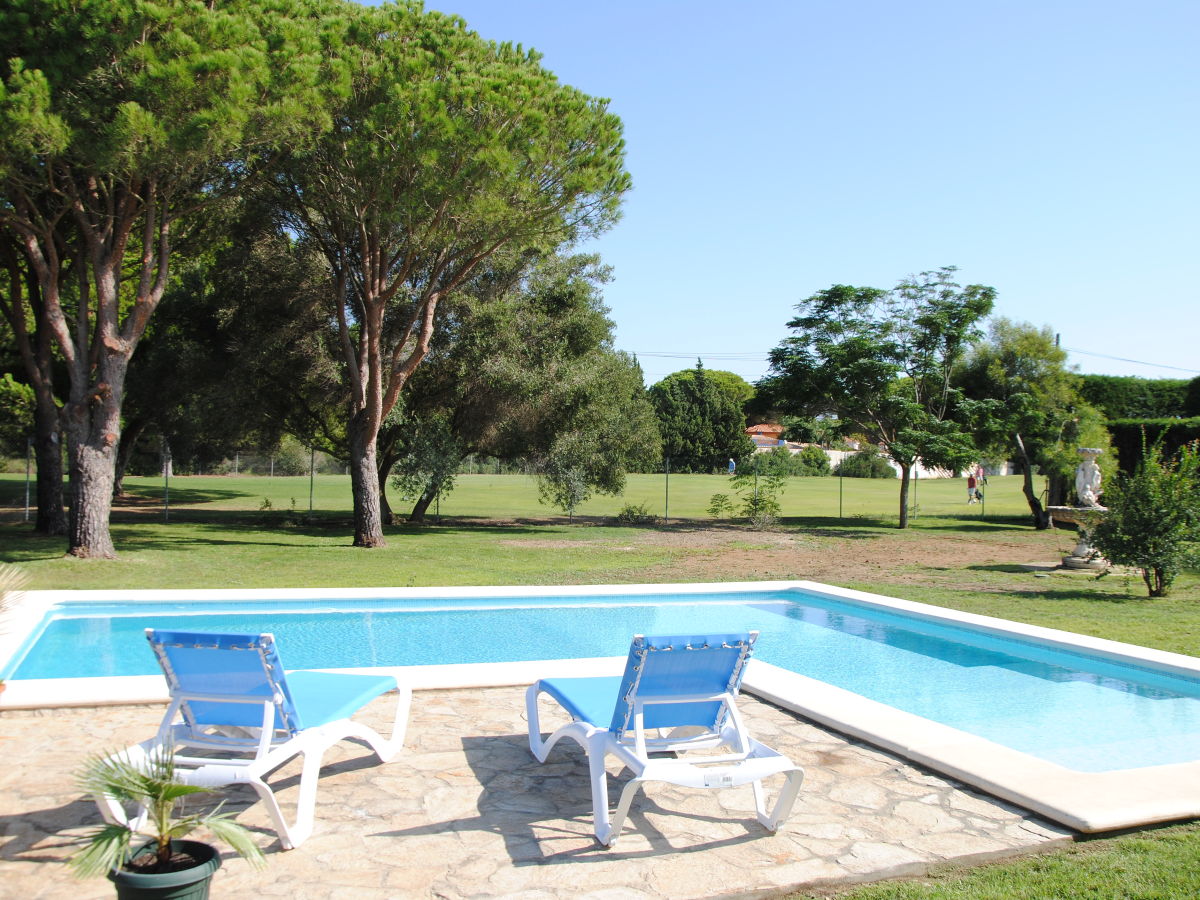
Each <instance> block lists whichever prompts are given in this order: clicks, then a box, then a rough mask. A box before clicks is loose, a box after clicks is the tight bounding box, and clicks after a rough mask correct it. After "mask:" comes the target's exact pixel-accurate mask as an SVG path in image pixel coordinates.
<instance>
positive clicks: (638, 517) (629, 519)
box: [616, 503, 658, 525]
mask: <svg viewBox="0 0 1200 900" xmlns="http://www.w3.org/2000/svg"><path fill="white" fill-rule="evenodd" d="M616 519H617V524H618V525H653V524H654V523H655V522H657V521H658V516H656V515H654V513H652V512H650V510H649V509H647V508H646V504H645V503H636V504H634V503H626V504H625V505H624V506H622V507H621V511H620V512H618V513H617V515H616Z"/></svg>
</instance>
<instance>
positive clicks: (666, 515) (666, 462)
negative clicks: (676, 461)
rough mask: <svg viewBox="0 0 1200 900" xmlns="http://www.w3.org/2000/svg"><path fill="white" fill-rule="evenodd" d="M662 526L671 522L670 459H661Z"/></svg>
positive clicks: (666, 457) (667, 457)
mask: <svg viewBox="0 0 1200 900" xmlns="http://www.w3.org/2000/svg"><path fill="white" fill-rule="evenodd" d="M663 485H664V487H663V491H664V499H663V524H664V525H665V524H666V523H667V522H669V521H671V457H669V456H664V457H663Z"/></svg>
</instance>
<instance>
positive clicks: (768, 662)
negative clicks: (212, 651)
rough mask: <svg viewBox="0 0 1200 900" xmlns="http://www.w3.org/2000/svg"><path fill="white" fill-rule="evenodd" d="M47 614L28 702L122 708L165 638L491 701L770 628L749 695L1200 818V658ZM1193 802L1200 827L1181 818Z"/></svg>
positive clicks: (367, 603) (878, 603)
mask: <svg viewBox="0 0 1200 900" xmlns="http://www.w3.org/2000/svg"><path fill="white" fill-rule="evenodd" d="M388 594H390V596H388ZM64 595H67V596H64ZM349 613H352V614H349ZM39 615H40V617H39V618H37V621H36V622H33V623H31V624H30V627H29V629H28V633H27V636H26V638H25V639H24V640H23V641H21V642H20V643H19V645H15V646H11V647H10V648H8V649H9V653H8V654H5V652H4V649H3V648H0V660H5V659H7V660H8V661H7V662H4V663H0V665H3V668H0V674H7V675H8V677H9V678H10V679H11V680H10V682H9V684H10V689H9V694H17V695H18V696H19V695H20V691H21V689H22V687H23V686H28V687H29V688H30V689H33V688H34V687H35V686H36V685H59V686H60V687H61V685H63V684H68V683H70V684H78V685H84V684H103V685H106V686H109V687H106V688H104V691H105V692H107V695H109V696H116V695H117V694H119V693H120V692H119V691H116V692H115V693H114V692H113V689H112V687H111V686H113V685H118V684H120V683H134V682H155V683H157V682H161V679H160V678H159V679H154V678H152V677H149V674H150V673H153V672H157V667H156V666H155V663H154V661H153V658H152V656H151V654H150V653H149V650H148V649H147V648H146V645H145V640H144V638H143V637H142V630H143V629H144V628H145V627H146V626H147V625H155V624H159V625H162V624H169V626H170V627H174V628H189V629H191V628H194V629H197V630H213V631H217V630H236V631H272V632H273V633H274V634H275V635H276V637H277V639H278V641H279V645H280V648H281V652H282V654H283V658H284V661H285V663H286V664H287V665H288V666H289V667H290V668H309V667H312V668H361V667H382V668H389V669H390V668H394V667H401V670H400V673H401V674H402V675H403V676H409V675H411V673H416V672H421V671H430V670H441V671H453V670H466V669H472V668H473V667H475V668H480V669H483V670H489V671H494V672H498V671H499V670H500V669H501V668H503V667H505V666H508V667H509V668H508V669H507V670H506V671H507V672H508V673H509V674H506V675H504V676H500V675H498V674H488V675H480V676H476V677H477V678H479V679H481V680H479V681H478V683H520V682H521V681H528V680H532V679H534V678H537V677H541V676H543V675H546V674H548V671H549V667H550V666H551V663H550V662H549V661H551V660H556V661H579V662H583V663H595V664H596V666H601V664H604V665H609V666H611V665H612V664H613V662H612V661H616V660H619V658H620V657H623V655H624V653H625V651H626V650H627V649H628V642H629V637H630V635H632V634H634V633H638V632H641V633H655V632H660V633H688V632H692V633H702V632H706V631H729V630H743V629H750V628H753V629H758V630H759V631H761V633H762V637H761V638H760V641H759V645H758V648H757V650H756V658H755V661H754V662H753V663H752V665H751V667H750V670H749V671H748V673H747V677H746V688H747V690H749V691H751V692H754V693H757V694H759V695H760V696H763V697H766V698H767V699H771V700H774V701H775V702H778V703H781V704H782V705H784V706H787V707H788V708H791V709H794V710H796V711H798V712H801V713H802V714H804V715H808V716H811V717H813V718H815V719H817V720H818V721H821V722H824V723H826V724H830V725H832V726H833V727H835V728H839V729H840V730H843V731H846V732H848V733H851V734H855V735H859V736H863V737H866V738H867V739H868V740H871V741H873V742H875V743H878V744H880V745H882V746H885V747H888V748H889V749H894V750H896V751H897V752H900V753H903V754H904V755H906V756H909V757H910V758H912V759H916V760H918V761H921V762H926V763H928V764H930V765H932V766H933V767H935V768H939V769H941V770H942V771H946V772H949V773H950V774H953V775H956V776H958V777H961V778H964V780H967V781H970V782H971V783H975V784H978V785H980V786H981V787H984V788H985V789H987V790H989V791H991V792H993V793H997V794H999V795H1000V796H1005V797H1009V798H1010V799H1014V800H1016V801H1017V802H1019V803H1022V805H1025V806H1029V807H1030V808H1033V809H1036V810H1038V811H1042V812H1046V813H1047V814H1048V815H1050V816H1051V817H1052V818H1058V820H1059V821H1064V822H1066V823H1067V824H1070V825H1072V826H1073V827H1076V828H1079V829H1080V830H1103V829H1104V828H1106V827H1120V826H1119V825H1117V824H1107V823H1110V822H1116V821H1118V820H1120V821H1124V820H1122V819H1121V815H1124V813H1121V815H1118V816H1116V818H1114V817H1113V816H1112V815H1109V814H1108V813H1104V814H1103V815H1098V814H1096V813H1095V812H1094V810H1093V811H1091V812H1088V811H1084V812H1080V811H1079V809H1078V808H1076V807H1078V806H1079V803H1081V802H1082V803H1084V804H1085V805H1087V804H1089V803H1093V801H1094V799H1095V797H1096V796H1097V795H1098V793H1100V792H1101V789H1100V787H1099V785H1100V784H1101V782H1104V783H1105V785H1107V782H1108V781H1113V780H1117V781H1120V783H1121V784H1122V785H1127V784H1134V785H1137V788H1136V790H1135V791H1134V792H1133V793H1134V794H1136V796H1137V798H1138V800H1137V802H1138V803H1141V804H1142V805H1143V806H1144V802H1143V801H1144V799H1145V797H1146V796H1149V795H1153V794H1154V792H1155V790H1156V789H1155V788H1153V785H1151V787H1150V788H1147V787H1146V785H1147V784H1149V783H1150V782H1154V783H1157V782H1156V781H1155V779H1158V778H1159V776H1162V777H1163V778H1166V779H1168V780H1167V781H1164V782H1163V783H1164V786H1165V787H1164V788H1163V791H1162V793H1164V794H1165V795H1169V798H1168V799H1169V800H1170V802H1165V805H1161V804H1160V805H1161V806H1162V809H1159V808H1158V807H1156V808H1155V809H1156V810H1157V811H1152V812H1147V811H1146V810H1145V809H1141V810H1139V811H1138V812H1137V813H1136V816H1137V817H1138V820H1139V821H1156V820H1162V819H1164V818H1175V817H1180V816H1181V815H1196V814H1198V813H1200V660H1194V659H1191V658H1189V657H1180V656H1175V655H1172V654H1164V653H1157V652H1155V651H1149V650H1145V649H1144V648H1133V647H1128V646H1126V645H1119V644H1114V643H1111V642H1106V641H1098V640H1095V639H1089V638H1083V637H1081V636H1078V635H1069V634H1065V633H1062V632H1053V631H1049V630H1046V629H1037V628H1032V627H1030V626H1022V625H1019V624H1017V623H1010V622H1004V621H1003V620H996V619H987V618H985V617H979V616H970V615H966V614H961V613H956V612H953V611H950V610H942V609H938V608H935V607H928V606H924V605H922V604H914V603H908V602H906V601H902V600H896V599H894V598H885V597H879V596H877V595H870V594H862V593H859V592H854V591H845V590H840V589H837V588H830V587H828V586H825V585H816V584H812V583H808V582H773V583H758V584H736V585H669V586H631V587H591V588H580V589H565V588H533V589H529V588H522V589H515V588H483V589H442V590H432V589H428V590H404V591H392V592H386V593H385V592H380V591H357V592H355V591H343V592H336V594H335V593H333V592H313V591H306V592H286V591H276V592H254V596H248V595H247V594H246V593H241V594H238V593H235V592H230V591H215V592H214V591H207V592H160V593H159V594H157V595H153V596H146V595H145V594H144V593H142V592H134V594H133V595H132V596H131V595H129V594H124V595H122V594H117V593H114V592H96V593H95V594H93V595H90V596H87V597H83V596H79V595H71V592H59V593H58V594H56V595H47V596H46V598H45V604H44V610H43V611H42V612H41V613H40V614H39ZM513 667H516V668H513ZM575 671H577V670H575ZM606 671H607V670H606ZM513 673H515V674H513ZM413 677H415V676H413ZM496 679H500V680H496ZM439 683H440V682H439ZM66 690H68V691H69V690H71V689H69V688H68V689H66ZM8 699H9V698H4V701H3V702H7V701H8ZM1010 776H1011V777H1010ZM1031 779H1032V783H1034V784H1035V786H1036V787H1037V789H1036V790H1035V791H1033V792H1032V793H1031V792H1030V791H1029V790H1027V789H1026V787H1027V786H1028V783H1030V781H1031ZM1181 779H1182V780H1181ZM1189 779H1191V780H1189ZM1193 783H1194V789H1193V787H1192V785H1193ZM1014 785H1015V786H1014ZM1023 785H1024V786H1023ZM1168 785H1169V786H1168ZM1131 790H1132V789H1131ZM1147 791H1149V794H1148V793H1147ZM1181 791H1182V793H1183V794H1184V797H1183V798H1182V802H1183V806H1184V807H1186V809H1188V810H1192V809H1193V807H1194V811H1191V812H1185V813H1179V812H1178V811H1177V810H1178V808H1180V802H1181V799H1180V796H1179V795H1180V792H1181ZM1064 792H1065V794H1066V795H1069V796H1067V797H1066V800H1062V798H1061V797H1060V798H1059V800H1054V801H1053V802H1043V795H1046V794H1047V793H1049V794H1054V795H1059V794H1064ZM1102 792H1103V793H1104V794H1106V795H1109V796H1116V795H1121V792H1120V791H1117V794H1116V795H1114V793H1113V789H1112V787H1111V786H1104V787H1103V791H1102ZM1189 793H1191V796H1190V797H1189V796H1188V794H1189ZM1035 795H1036V796H1035ZM1121 796H1124V795H1121ZM1131 796H1133V795H1132V794H1131ZM1060 801H1062V802H1060ZM1122 802H1124V803H1125V805H1126V806H1128V805H1129V802H1131V801H1122ZM1039 804H1040V805H1039ZM1064 805H1065V806H1066V807H1071V808H1070V809H1067V810H1066V811H1065V812H1064V811H1063V810H1062V809H1059V807H1060V806H1064ZM1163 810H1167V811H1165V812H1164V811H1163ZM1147 816H1150V818H1147ZM1126 818H1128V817H1127V816H1126ZM1127 824H1129V823H1127Z"/></svg>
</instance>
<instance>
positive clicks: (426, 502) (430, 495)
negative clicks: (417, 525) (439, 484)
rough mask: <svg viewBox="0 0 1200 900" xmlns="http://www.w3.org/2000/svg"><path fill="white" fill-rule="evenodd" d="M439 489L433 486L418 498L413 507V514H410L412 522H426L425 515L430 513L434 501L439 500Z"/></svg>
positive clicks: (409, 517)
mask: <svg viewBox="0 0 1200 900" xmlns="http://www.w3.org/2000/svg"><path fill="white" fill-rule="evenodd" d="M437 495H438V492H437V488H436V487H435V486H433V485H431V486H430V487H427V488H426V489H425V492H424V493H423V494H421V496H420V497H418V498H417V502H416V503H415V504H414V505H413V508H412V512H410V513H409V514H408V521H410V522H424V521H425V513H426V512H428V511H429V507H430V506H431V505H432V504H433V501H434V500H436V499H437Z"/></svg>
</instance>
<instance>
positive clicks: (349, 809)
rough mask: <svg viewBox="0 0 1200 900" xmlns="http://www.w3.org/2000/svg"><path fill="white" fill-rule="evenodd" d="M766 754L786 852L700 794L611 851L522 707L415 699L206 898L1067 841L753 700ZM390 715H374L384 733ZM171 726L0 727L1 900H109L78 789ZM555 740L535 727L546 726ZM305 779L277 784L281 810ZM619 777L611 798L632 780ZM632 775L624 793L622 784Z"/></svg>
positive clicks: (555, 894)
mask: <svg viewBox="0 0 1200 900" xmlns="http://www.w3.org/2000/svg"><path fill="white" fill-rule="evenodd" d="M742 705H743V713H744V714H745V716H746V718H747V720H748V723H749V726H750V729H751V731H752V733H754V734H755V735H756V736H757V737H758V738H759V739H760V740H762V741H763V742H764V743H767V744H769V745H771V746H774V747H776V748H777V749H779V750H780V751H782V752H783V753H785V754H787V755H789V756H790V757H791V758H792V759H793V760H795V761H796V762H798V763H799V764H801V765H802V766H804V767H805V769H806V770H807V776H806V779H805V783H804V787H803V788H802V790H801V794H800V799H799V801H798V802H797V805H796V809H795V812H794V813H793V815H792V818H791V819H790V820H789V821H788V822H787V823H786V824H785V825H784V827H783V828H782V829H781V830H780V832H779V833H778V834H774V835H771V834H768V833H767V832H765V831H764V830H763V829H762V828H761V827H760V826H759V825H758V824H757V822H756V821H755V820H754V817H753V806H752V801H751V797H750V789H749V787H743V788H736V789H730V790H723V791H692V790H686V789H682V788H675V787H671V786H668V785H656V784H651V785H649V786H647V788H646V790H645V791H644V792H643V793H642V794H641V795H639V798H638V799H637V800H635V802H634V806H633V811H632V813H631V815H630V819H629V822H628V823H627V825H626V829H625V831H624V833H623V834H622V836H621V839H620V841H619V842H618V843H617V844H616V846H615V848H613V849H604V848H602V847H600V846H599V845H598V844H597V843H596V842H595V840H594V839H593V838H592V835H591V806H590V798H589V788H588V777H587V772H588V769H587V763H586V761H585V757H584V756H583V753H582V752H581V751H580V750H579V749H578V748H577V747H576V746H575V745H574V744H572V743H570V742H567V743H565V744H560V745H559V746H558V747H556V748H555V750H554V752H553V753H552V755H551V757H550V759H549V760H548V761H547V763H545V764H544V765H539V764H538V763H537V762H536V761H535V760H534V759H533V757H532V756H531V755H530V753H529V749H528V745H527V744H526V737H525V710H524V691H523V690H522V689H521V688H515V687H514V688H487V689H475V690H448V691H420V692H418V693H417V694H416V695H415V696H414V701H413V709H412V715H411V718H410V724H409V731H408V739H407V741H406V744H405V748H404V750H403V751H401V753H400V754H399V755H398V756H397V757H395V758H394V759H393V761H392V762H390V763H387V764H385V765H380V764H378V761H377V760H376V759H375V757H374V756H372V755H371V754H370V752H369V750H367V749H365V748H364V747H363V746H362V745H359V744H356V743H350V742H345V743H343V744H341V745H339V746H338V747H337V748H335V749H334V750H332V751H330V753H329V754H327V756H326V766H325V769H324V776H323V777H322V779H321V786H320V791H319V794H318V798H317V824H316V828H315V830H314V833H313V835H312V837H310V838H309V839H308V840H307V841H306V842H305V843H304V844H302V845H301V846H300V847H299V848H298V849H296V850H292V851H283V850H281V849H280V848H279V843H278V841H277V840H276V839H275V835H274V832H272V831H271V830H270V827H269V822H268V820H267V817H266V814H265V812H264V811H263V809H262V807H261V805H259V804H256V803H254V802H253V801H254V795H253V792H252V791H250V790H249V789H248V788H245V789H236V790H234V791H231V792H229V794H228V795H227V796H228V798H229V799H228V801H227V808H229V809H234V810H238V811H239V812H238V816H237V818H238V821H239V822H241V823H243V824H245V825H247V826H248V827H250V828H252V829H254V830H255V832H256V833H257V834H258V843H259V845H260V846H261V847H262V848H263V849H264V851H265V852H266V854H267V858H268V863H267V866H266V867H265V868H264V869H261V870H256V869H253V868H251V867H250V866H249V865H248V864H247V863H246V862H245V861H243V860H241V859H238V858H236V857H232V856H229V855H228V854H227V855H226V858H225V861H224V865H223V866H222V868H221V870H220V871H219V872H218V873H217V875H216V878H215V880H214V882H213V888H212V896H213V897H214V898H218V900H219V898H226V897H251V896H255V895H257V896H260V897H297V898H303V900H307V898H314V900H341V898H354V900H375V898H379V900H383V898H409V897H414V898H420V897H431V898H455V900H456V898H497V897H521V898H532V900H540V898H546V900H560V898H596V900H632V898H677V900H690V898H717V897H758V896H779V895H785V894H787V893H788V892H790V891H793V890H795V891H801V890H804V889H806V888H811V889H818V888H827V887H829V886H830V885H832V884H838V883H846V882H851V881H869V880H875V879H880V878H887V877H892V876H898V875H906V874H916V873H919V872H922V871H925V870H927V869H928V868H930V867H931V866H933V865H936V864H939V863H944V862H947V861H956V862H973V861H982V860H986V859H991V858H997V857H1003V856H1008V855H1015V854H1019V853H1025V852H1030V851H1034V850H1037V849H1041V848H1046V847H1049V846H1051V845H1053V844H1055V843H1064V842H1067V841H1069V840H1070V839H1071V835H1070V833H1069V832H1066V831H1064V830H1063V829H1061V828H1060V827H1058V826H1056V825H1053V824H1051V823H1049V822H1046V821H1044V820H1042V819H1039V818H1037V817H1036V816H1034V815H1032V814H1030V813H1027V812H1025V811H1023V810H1020V809H1018V808H1015V807H1013V806H1010V805H1007V804H1005V803H1003V802H1000V801H998V800H995V799H992V798H990V797H988V796H986V795H983V794H980V793H977V792H974V791H972V790H970V789H968V788H965V787H964V786H962V785H959V784H957V783H955V782H953V781H951V780H949V779H947V778H943V777H941V776H937V775H933V774H931V773H929V772H927V771H925V770H922V769H920V768H918V767H916V766H914V765H912V764H910V763H908V762H906V761H905V760H903V759H900V758H898V757H895V756H892V755H889V754H888V753H885V752H882V751H880V750H876V749H874V748H872V747H869V746H867V745H864V744H861V743H859V742H857V741H854V740H851V739H848V738H846V737H843V736H841V735H838V734H836V733H833V732H830V731H827V730H824V729H822V728H819V727H817V726H815V725H813V724H811V723H809V722H807V721H805V720H803V719H800V718H797V717H796V716H794V715H792V714H790V713H788V712H785V711H783V710H780V709H778V708H776V707H774V706H771V705H770V704H767V703H764V702H761V701H758V700H756V699H754V698H752V697H749V696H746V697H744V699H743V704H742ZM390 708H391V701H389V699H388V698H386V697H385V698H382V699H381V700H378V701H376V702H375V703H374V704H372V705H371V706H370V707H368V709H367V710H366V711H365V712H364V716H365V718H366V719H367V721H368V722H370V723H371V724H375V725H381V724H382V720H383V719H384V718H385V717H386V715H387V713H388V711H389V709H390ZM161 713H162V707H152V706H122V707H103V708H99V709H60V710H28V711H27V710H5V711H3V712H0V761H2V763H3V764H2V765H0V896H4V897H20V898H28V900H41V898H45V900H51V898H64V900H66V898H69V900H89V898H93V897H95V898H100V897H105V898H107V897H112V896H114V891H113V888H112V886H111V885H110V884H109V883H108V882H107V881H105V880H104V879H93V880H90V881H78V880H76V879H74V878H72V877H71V875H70V874H69V872H68V870H67V868H66V866H65V865H64V860H65V859H66V858H67V857H68V856H69V855H70V853H71V852H72V841H73V840H75V839H77V838H78V837H79V836H80V835H81V834H83V833H85V832H86V831H87V829H88V827H90V826H93V825H95V824H96V823H98V822H99V821H100V820H99V816H98V814H97V812H96V809H95V806H94V805H93V804H92V803H91V802H90V801H87V800H85V799H84V798H82V797H81V796H80V794H79V792H78V791H77V790H76V789H75V787H74V785H73V781H72V773H73V772H74V771H75V770H76V769H77V768H78V766H79V764H80V762H81V761H82V760H83V759H85V758H86V756H87V755H88V754H89V753H93V752H97V751H100V750H109V749H115V748H119V747H121V746H124V745H125V744H129V743H133V742H135V741H137V740H141V739H143V738H145V737H147V736H149V735H150V734H151V733H153V730H154V728H155V726H156V725H157V722H158V718H159V716H160V715H161ZM545 724H546V723H544V725H545ZM298 771H299V767H298V766H295V765H294V764H293V766H290V767H288V768H285V769H283V770H281V771H280V772H279V773H277V774H276V776H275V778H274V779H273V780H274V782H275V784H276V787H277V788H278V789H279V791H280V796H281V798H282V801H283V803H284V804H285V810H286V809H287V808H288V807H287V804H288V802H289V801H290V800H291V799H292V798H293V797H294V796H295V793H296V790H297V780H298ZM609 772H610V774H611V775H614V776H617V777H615V778H614V779H612V782H611V784H610V790H611V791H612V792H613V796H614V797H615V793H616V791H617V790H618V789H619V786H620V783H621V781H622V776H620V775H619V770H618V768H617V767H616V765H615V764H610V769H609ZM628 775H629V773H628V772H625V773H624V776H623V777H624V778H627V777H628ZM775 786H776V785H774V784H772V785H771V787H772V788H774V787H775Z"/></svg>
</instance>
